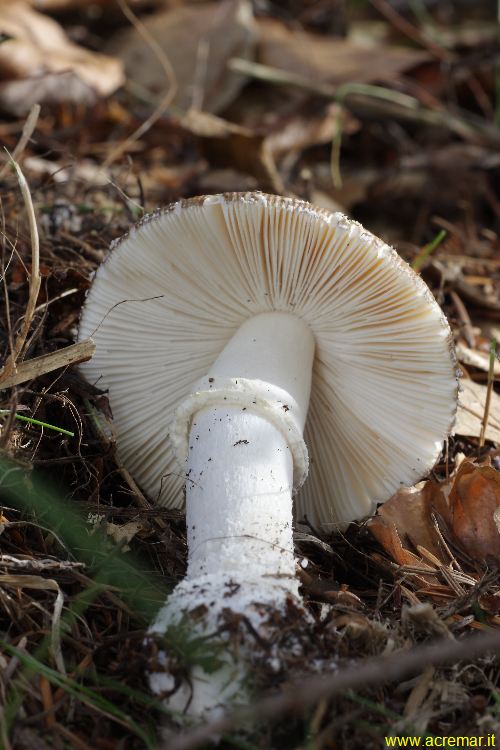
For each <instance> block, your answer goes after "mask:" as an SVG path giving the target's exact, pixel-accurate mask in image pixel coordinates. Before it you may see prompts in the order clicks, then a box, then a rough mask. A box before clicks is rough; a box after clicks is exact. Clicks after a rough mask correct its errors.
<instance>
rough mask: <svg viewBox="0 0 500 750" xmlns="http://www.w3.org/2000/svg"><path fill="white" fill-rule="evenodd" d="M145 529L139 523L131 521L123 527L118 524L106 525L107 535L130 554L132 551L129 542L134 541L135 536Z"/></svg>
mask: <svg viewBox="0 0 500 750" xmlns="http://www.w3.org/2000/svg"><path fill="white" fill-rule="evenodd" d="M142 528H143V526H142V524H141V523H140V522H139V521H129V522H128V523H125V524H123V525H120V524H117V523H107V524H106V534H107V535H108V536H110V537H111V538H112V539H113V541H114V542H116V544H118V545H120V547H121V548H122V551H123V552H128V550H129V549H130V547H129V546H128V545H129V542H131V541H132V539H133V538H134V536H135V535H136V534H138V533H139V531H141V530H142Z"/></svg>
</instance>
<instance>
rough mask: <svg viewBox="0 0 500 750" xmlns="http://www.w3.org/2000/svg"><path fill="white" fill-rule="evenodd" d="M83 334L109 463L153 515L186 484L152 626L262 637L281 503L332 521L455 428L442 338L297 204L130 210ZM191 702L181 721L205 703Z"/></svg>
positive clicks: (369, 253)
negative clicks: (227, 618) (179, 540)
mask: <svg viewBox="0 0 500 750" xmlns="http://www.w3.org/2000/svg"><path fill="white" fill-rule="evenodd" d="M90 335H92V336H93V337H94V338H95V341H96V345H97V348H96V354H95V356H94V357H93V359H92V360H91V361H90V362H88V363H86V364H85V365H83V370H84V372H85V373H86V376H87V378H88V379H89V380H91V381H93V382H97V383H98V384H99V385H100V386H101V387H106V388H109V396H110V400H111V405H112V409H113V414H114V424H115V429H116V435H117V445H118V451H119V454H120V456H121V459H122V461H123V462H124V463H125V464H126V465H127V467H128V468H129V470H130V471H131V472H132V473H133V474H134V475H135V478H136V479H137V480H138V482H139V483H140V484H141V485H142V487H143V488H144V489H145V491H146V492H147V493H148V494H149V495H150V496H151V497H152V498H154V499H157V500H158V501H159V502H160V503H161V504H163V505H165V506H167V507H170V508H179V507H181V506H182V505H183V502H184V497H183V488H184V485H185V487H186V505H187V529H188V544H189V560H188V573H187V576H186V578H185V580H184V581H183V582H182V583H181V584H179V586H178V587H177V588H176V590H175V592H174V594H173V595H172V597H171V598H170V600H169V601H168V602H167V605H166V607H165V608H164V609H163V610H162V612H160V614H159V616H158V618H157V620H156V622H155V625H154V626H153V631H154V632H165V630H166V628H167V627H168V625H169V624H170V623H172V622H175V621H178V619H179V618H180V617H181V616H182V614H183V613H185V612H189V611H191V610H193V609H194V608H196V607H197V606H199V605H200V604H204V605H206V606H207V609H208V611H209V614H208V615H207V618H208V620H209V621H211V622H212V624H213V622H216V620H217V617H218V616H219V614H220V612H221V611H222V609H223V608H225V607H228V608H230V609H231V610H233V611H237V612H245V614H247V615H248V616H249V617H253V619H254V623H255V624H256V626H259V624H260V623H262V621H263V618H264V614H263V612H264V610H263V609H262V607H261V606H260V605H262V604H264V605H272V606H277V607H283V606H284V603H285V602H286V600H287V598H288V597H293V598H294V599H295V601H297V602H298V601H299V599H298V584H297V580H296V578H295V574H294V553H293V538H292V494H294V493H295V492H297V495H296V498H295V515H296V517H297V518H298V519H299V520H301V519H304V518H306V519H307V520H308V522H309V523H310V524H312V525H313V527H316V528H318V529H319V528H322V529H324V530H333V529H337V528H344V527H345V526H346V525H347V524H348V523H349V522H350V521H352V520H354V519H361V518H364V517H366V516H367V515H369V514H370V513H372V512H373V510H374V509H375V506H376V504H377V503H378V502H382V501H384V500H386V499H387V498H388V497H390V495H391V494H393V492H394V491H395V490H396V489H397V488H398V487H399V486H400V485H401V484H414V483H415V482H416V481H417V480H418V479H419V478H420V477H422V476H423V475H425V474H426V473H427V472H428V471H429V470H430V469H431V468H432V466H433V464H434V462H435V460H436V458H437V456H438V455H439V452H440V449H441V445H442V441H443V438H444V437H445V436H446V434H447V433H448V430H449V428H450V426H451V424H452V422H453V418H454V413H455V408H456V391H457V383H456V375H455V360H454V355H453V349H452V344H451V336H450V330H449V327H448V324H447V322H446V319H445V318H444V316H443V313H442V312H441V310H440V308H439V306H438V304H437V303H436V301H435V300H434V298H433V297H432V295H431V293H430V292H429V290H428V288H427V287H426V285H425V284H424V282H423V281H422V280H421V279H420V277H418V276H417V275H416V274H415V273H413V271H412V270H411V269H410V268H409V266H408V265H407V264H406V263H404V262H403V261H402V260H401V259H400V258H399V256H398V255H397V254H396V253H395V251H394V250H392V249H391V248H390V247H388V246H387V245H386V244H384V243H383V242H382V241H381V240H379V239H377V238H376V237H374V236H373V235H372V234H370V233H369V232H367V231H365V230H364V229H363V228H362V227H361V226H360V225H359V224H357V223H356V222H353V221H351V220H349V219H347V218H346V217H345V216H343V215H341V214H330V213H328V212H326V211H323V210H321V209H317V208H315V207H313V206H311V205H309V204H307V203H304V202H302V201H298V200H291V199H285V198H279V197H275V196H267V195H263V194H261V193H248V194H228V195H216V196H209V197H202V198H195V199H192V200H187V201H180V202H179V203H176V204H174V205H173V206H171V207H169V208H167V209H165V210H164V211H159V212H157V213H156V214H153V215H151V216H149V217H147V218H146V219H144V220H143V221H142V222H141V223H140V224H139V225H138V226H136V227H135V228H133V229H132V230H131V231H130V233H129V234H128V235H127V236H126V237H124V238H123V239H121V240H120V241H119V242H118V243H117V244H116V246H115V249H114V250H113V252H112V253H111V254H110V255H109V257H108V259H107V261H106V262H105V263H104V264H103V265H102V266H101V268H100V269H99V270H98V272H97V274H96V277H95V280H94V282H93V285H92V287H91V290H90V292H89V295H88V298H87V301H86V304H85V308H84V311H83V315H82V321H81V325H80V338H81V339H84V338H86V337H88V336H90ZM309 399H310V402H309ZM304 426H305V429H304ZM303 435H304V436H303ZM306 446H307V447H306ZM308 456H309V457H308ZM308 470H309V477H308V479H307V482H305V483H304V481H305V479H306V477H307V475H308ZM303 483H304V484H303ZM211 618H212V620H211ZM153 682H154V680H153ZM212 682H213V683H214V684H215V683H217V680H212ZM160 683H161V680H160V681H159V682H158V681H157V682H156V688H159V687H160ZM162 684H163V687H167V683H165V682H163V683H162ZM221 685H222V682H219V683H218V687H217V690H219V689H220V688H221ZM209 692H210V691H209ZM195 693H196V691H195ZM198 693H199V695H197V696H195V704H196V699H197V697H200V696H201V697H200V701H199V705H197V707H196V708H195V709H193V712H196V711H200V712H203V711H204V707H206V706H207V705H209V704H210V702H212V703H213V700H214V698H213V695H212V696H209V697H208V698H207V695H206V694H205V693H204V692H203V691H202V690H201V688H200V689H199V690H198ZM202 693H203V695H202Z"/></svg>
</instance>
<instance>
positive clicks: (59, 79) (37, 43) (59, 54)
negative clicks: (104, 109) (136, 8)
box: [0, 2, 124, 116]
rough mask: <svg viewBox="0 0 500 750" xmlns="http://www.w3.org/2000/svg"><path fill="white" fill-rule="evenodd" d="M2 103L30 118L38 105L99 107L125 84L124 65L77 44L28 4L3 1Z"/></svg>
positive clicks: (0, 25)
mask: <svg viewBox="0 0 500 750" xmlns="http://www.w3.org/2000/svg"><path fill="white" fill-rule="evenodd" d="M0 34H2V35H5V36H6V37H7V38H6V40H5V41H3V42H2V43H1V44H0V77H1V78H2V82H1V83H0V105H1V106H2V107H3V109H5V110H7V111H8V112H10V113H12V114H14V115H17V116H22V115H25V114H26V113H27V112H28V111H29V110H30V108H31V106H32V105H33V104H35V103H44V102H61V101H63V102H73V103H84V104H90V103H93V102H94V101H95V99H96V97H97V96H107V95H109V94H111V93H112V92H113V91H115V90H116V89H117V88H118V87H119V86H121V85H122V83H123V80H124V78H123V70H122V64H121V63H120V62H119V61H118V60H116V59H114V58H112V57H107V56H105V55H100V54H97V53H95V52H92V51H90V50H87V49H84V48H83V47H79V46H78V45H76V44H73V42H71V41H70V40H69V39H68V37H67V36H66V34H65V33H64V31H63V30H62V28H61V27H60V26H59V24H58V23H57V22H56V21H54V20H53V19H51V18H48V17H47V16H45V15H43V13H38V12H37V11H36V10H33V9H32V8H30V6H29V5H28V4H27V3H24V2H16V3H0Z"/></svg>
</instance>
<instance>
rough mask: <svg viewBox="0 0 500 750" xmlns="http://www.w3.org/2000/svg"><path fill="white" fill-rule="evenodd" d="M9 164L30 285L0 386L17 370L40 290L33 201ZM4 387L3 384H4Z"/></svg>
mask: <svg viewBox="0 0 500 750" xmlns="http://www.w3.org/2000/svg"><path fill="white" fill-rule="evenodd" d="M9 164H10V165H11V166H12V167H13V169H14V170H15V172H16V176H17V180H18V182H19V187H20V189H21V194H22V196H23V200H24V205H25V208H26V213H27V214H28V223H29V228H30V236H31V274H30V286H29V296H28V303H27V305H26V312H25V314H24V319H23V322H22V325H21V330H20V331H19V333H18V335H17V338H16V340H15V342H14V344H13V346H12V351H11V354H10V356H9V358H8V359H7V362H6V364H5V367H4V368H3V370H2V371H1V372H0V387H1V386H2V381H3V380H4V378H5V379H7V378H8V377H9V376H11V375H14V374H15V373H16V371H17V360H18V359H19V358H20V357H21V358H22V353H23V348H24V345H25V343H26V339H27V338H28V333H29V330H30V327H31V323H32V322H33V316H34V314H35V308H36V302H37V299H38V292H39V291H40V284H41V281H42V279H41V276H40V240H39V236H38V227H37V225H36V216H35V209H34V208H33V201H32V200H31V193H30V190H29V187H28V183H27V182H26V178H25V177H24V175H23V173H22V171H21V167H20V166H19V164H18V163H17V162H16V161H15V160H14V159H13V158H12V157H10V159H9ZM4 387H5V386H4Z"/></svg>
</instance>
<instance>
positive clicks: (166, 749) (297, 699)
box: [159, 631, 500, 750]
mask: <svg viewBox="0 0 500 750" xmlns="http://www.w3.org/2000/svg"><path fill="white" fill-rule="evenodd" d="M496 649H500V632H499V631H493V632H488V633H487V634H484V635H483V634H481V635H473V636H468V637H466V638H463V639H462V640H459V641H456V640H451V639H449V638H440V639H438V640H435V641H434V642H432V643H430V644H425V645H423V646H415V647H413V648H411V649H409V650H408V651H404V650H399V651H397V652H395V653H392V654H390V655H389V656H378V657H376V658H372V659H366V660H364V661H363V662H362V663H360V662H358V663H357V664H356V665H354V666H353V667H348V668H346V669H341V670H339V671H338V672H335V673H334V674H331V675H327V676H323V675H322V676H318V677H311V678H310V679H306V680H302V681H301V682H300V683H298V684H297V683H296V684H293V685H290V686H289V687H287V688H286V689H284V690H283V691H282V692H281V693H280V694H279V695H271V696H269V697H266V698H262V699H261V700H259V701H257V702H256V703H254V704H253V705H252V706H249V707H248V708H245V709H238V710H236V711H232V712H231V713H229V714H227V715H226V716H224V717H223V718H222V719H218V720H216V721H213V722H210V723H209V724H205V725H203V726H201V727H199V728H197V729H194V730H192V731H188V732H186V733H184V734H183V735H181V736H177V737H176V738H173V739H171V740H169V742H168V745H166V744H165V745H161V746H160V748H159V750H195V748H197V747H200V746H202V745H203V744H204V743H206V742H207V741H209V740H211V739H213V737H214V736H216V735H220V734H224V733H226V732H228V731H229V730H231V729H233V728H234V727H235V726H237V725H241V724H243V723H244V722H245V721H248V720H249V719H252V718H254V719H255V718H256V717H257V718H258V719H259V721H262V720H263V719H264V720H265V719H269V720H276V719H278V718H279V717H280V716H282V715H283V714H289V713H294V712H295V713H296V712H297V711H302V710H304V709H305V708H307V707H308V706H312V705H315V704H316V703H317V702H318V701H320V700H322V699H323V698H327V697H331V696H333V695H336V694H337V693H340V692H343V691H345V690H357V689H360V688H364V687H367V686H368V685H381V684H383V683H386V682H394V681H396V680H400V679H402V678H405V677H408V676H409V675H411V674H415V673H420V672H422V670H423V669H424V668H425V667H426V666H428V665H432V664H434V665H437V664H446V663H449V662H457V661H459V660H461V659H467V661H470V660H471V659H473V658H475V657H477V656H481V655H482V654H485V653H487V652H488V651H495V650H496Z"/></svg>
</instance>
